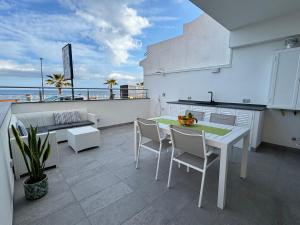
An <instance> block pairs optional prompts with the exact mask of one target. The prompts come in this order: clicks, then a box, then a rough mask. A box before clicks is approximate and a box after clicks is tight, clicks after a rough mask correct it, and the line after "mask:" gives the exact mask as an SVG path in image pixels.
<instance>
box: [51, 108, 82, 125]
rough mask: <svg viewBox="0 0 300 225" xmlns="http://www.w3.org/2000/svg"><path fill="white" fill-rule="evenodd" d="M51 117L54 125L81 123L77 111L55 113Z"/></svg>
mask: <svg viewBox="0 0 300 225" xmlns="http://www.w3.org/2000/svg"><path fill="white" fill-rule="evenodd" d="M53 115H54V121H55V125H60V124H68V123H76V122H80V121H81V118H80V113H79V112H78V111H69V112H55V113H53Z"/></svg>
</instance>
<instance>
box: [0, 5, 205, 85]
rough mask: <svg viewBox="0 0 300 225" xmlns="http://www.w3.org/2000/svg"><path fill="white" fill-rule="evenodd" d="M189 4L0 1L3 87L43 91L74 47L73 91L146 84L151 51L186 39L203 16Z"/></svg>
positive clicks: (0, 77)
mask: <svg viewBox="0 0 300 225" xmlns="http://www.w3.org/2000/svg"><path fill="white" fill-rule="evenodd" d="M201 13H202V12H201V10H200V9H199V8H197V7H196V6H194V5H193V4H192V3H191V2H190V1H189V0H165V1H162V0H16V1H14V0H0V86H7V85H9V86H41V79H40V58H43V73H44V75H45V76H46V75H51V74H53V73H63V64H62V47H63V46H64V45H66V44H67V43H71V44H72V53H73V64H74V86H75V87H95V88H97V87H104V82H105V80H106V79H110V78H114V79H117V80H118V84H135V83H137V82H141V81H142V80H143V70H142V68H141V67H140V66H139V61H141V60H142V59H143V58H144V54H145V52H146V51H147V46H148V45H151V44H154V43H157V42H160V41H162V40H166V39H170V38H172V37H176V36H178V35H180V34H182V28H183V24H184V23H187V22H190V21H192V20H194V19H195V18H197V17H198V16H199V15H201Z"/></svg>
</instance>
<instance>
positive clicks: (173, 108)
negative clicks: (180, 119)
mask: <svg viewBox="0 0 300 225" xmlns="http://www.w3.org/2000/svg"><path fill="white" fill-rule="evenodd" d="M179 107H180V105H178V104H169V115H171V116H178V115H179V111H180V110H179Z"/></svg>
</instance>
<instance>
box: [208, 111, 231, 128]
mask: <svg viewBox="0 0 300 225" xmlns="http://www.w3.org/2000/svg"><path fill="white" fill-rule="evenodd" d="M235 120H236V116H233V115H224V114H218V113H211V114H210V119H209V122H212V123H219V124H224V125H231V126H234V125H235Z"/></svg>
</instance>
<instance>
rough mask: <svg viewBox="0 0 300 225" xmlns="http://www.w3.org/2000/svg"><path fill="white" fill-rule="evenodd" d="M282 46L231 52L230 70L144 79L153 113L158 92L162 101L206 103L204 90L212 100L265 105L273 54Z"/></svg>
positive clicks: (267, 46)
mask: <svg viewBox="0 0 300 225" xmlns="http://www.w3.org/2000/svg"><path fill="white" fill-rule="evenodd" d="M283 47H284V46H283V43H282V42H271V43H267V44H261V45H256V46H251V47H244V48H239V49H235V50H234V51H233V54H232V67H229V68H222V69H221V72H220V73H216V74H214V73H212V71H211V70H199V71H191V72H182V73H170V74H165V75H164V76H162V75H156V76H144V82H145V88H148V89H149V96H150V99H151V106H154V108H155V106H156V110H157V107H158V104H157V99H158V96H159V95H161V94H162V93H166V97H165V98H162V101H174V100H178V99H187V98H188V96H191V97H192V99H194V100H209V98H210V95H209V94H208V93H207V92H208V91H213V92H214V99H215V101H224V102H236V103H241V102H242V100H243V99H244V98H248V99H250V100H251V103H253V104H266V103H267V101H268V91H269V89H268V87H269V83H270V78H271V76H270V75H271V68H272V63H273V53H274V51H275V50H276V49H280V48H283Z"/></svg>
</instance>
